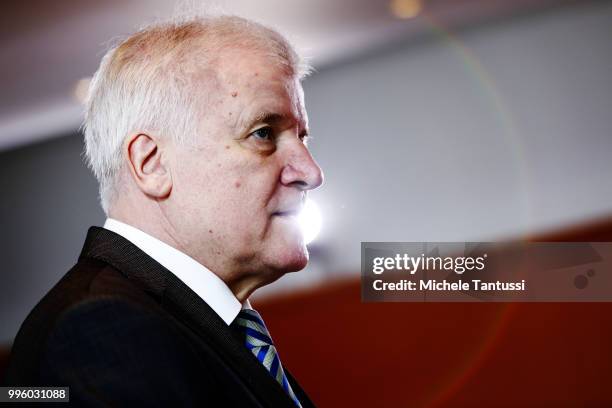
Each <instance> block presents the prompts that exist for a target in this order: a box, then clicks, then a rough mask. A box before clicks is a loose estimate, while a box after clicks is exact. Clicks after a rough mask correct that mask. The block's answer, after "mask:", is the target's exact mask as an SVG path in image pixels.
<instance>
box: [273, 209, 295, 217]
mask: <svg viewBox="0 0 612 408" xmlns="http://www.w3.org/2000/svg"><path fill="white" fill-rule="evenodd" d="M299 213H300V210H289V211H276V212H274V213H272V215H276V216H279V217H295V216H297V215H298V214H299Z"/></svg>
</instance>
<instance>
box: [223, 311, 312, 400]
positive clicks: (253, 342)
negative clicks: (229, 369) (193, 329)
mask: <svg viewBox="0 0 612 408" xmlns="http://www.w3.org/2000/svg"><path fill="white" fill-rule="evenodd" d="M234 323H235V325H236V326H237V327H238V328H239V329H240V331H242V332H243V333H244V335H245V342H246V346H247V348H248V349H249V350H251V352H252V353H253V354H254V355H255V357H257V360H259V362H260V363H261V364H263V366H264V367H265V368H266V370H268V372H269V373H270V375H271V376H272V377H274V379H275V380H276V381H278V383H279V384H280V385H281V387H283V389H284V390H285V392H286V393H287V394H288V395H289V397H291V399H292V400H293V402H295V405H297V406H298V407H300V408H301V407H302V404H300V401H299V400H298V399H297V397H296V396H295V394H294V393H293V390H292V389H291V385H290V384H289V381H287V376H286V375H285V372H284V371H283V366H282V364H281V362H280V358H279V357H278V352H277V351H276V347H274V343H273V342H272V337H271V336H270V333H269V332H268V329H267V328H266V325H265V324H264V321H263V319H262V318H261V316H260V315H259V313H257V312H256V311H255V310H253V309H242V310H241V311H240V313H239V314H238V317H237V318H236V320H235V321H234Z"/></svg>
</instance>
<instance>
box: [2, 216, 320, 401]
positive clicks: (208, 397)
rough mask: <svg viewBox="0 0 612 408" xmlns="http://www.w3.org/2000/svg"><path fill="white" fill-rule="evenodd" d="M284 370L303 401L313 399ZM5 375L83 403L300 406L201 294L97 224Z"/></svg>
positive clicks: (30, 322)
mask: <svg viewBox="0 0 612 408" xmlns="http://www.w3.org/2000/svg"><path fill="white" fill-rule="evenodd" d="M281 357H282V355H281ZM284 368H285V372H286V373H287V377H288V379H289V382H290V384H291V387H292V388H293V390H294V392H295V394H296V395H297V397H298V398H299V400H300V401H301V402H302V405H303V406H304V407H308V406H313V404H312V402H311V401H310V400H309V399H308V397H307V396H306V394H305V393H304V391H303V390H302V388H301V387H300V386H299V385H298V384H297V382H296V381H295V379H293V377H292V376H291V374H290V373H289V372H288V371H287V369H286V367H284ZM6 382H7V383H8V384H9V385H20V386H26V385H45V386H69V387H70V400H71V402H76V403H77V404H80V405H92V406H108V405H111V406H132V405H134V406H141V405H146V406H196V405H197V406H201V407H216V406H223V407H288V408H289V407H292V408H295V405H294V404H293V402H292V401H291V399H290V398H289V397H288V396H287V394H286V393H285V392H284V391H283V389H282V388H281V386H280V385H279V384H278V383H277V382H276V381H275V380H274V379H273V378H272V376H271V375H270V374H269V373H268V372H267V371H266V369H265V368H264V367H263V365H261V363H259V361H257V359H256V358H255V356H253V354H251V352H250V351H249V350H247V348H246V347H245V346H244V343H243V341H242V339H241V338H239V334H238V333H237V331H235V330H233V329H232V328H231V327H228V326H227V325H226V324H225V322H224V321H223V320H221V318H220V317H219V316H218V315H217V314H216V313H215V312H214V311H213V310H212V309H211V308H210V307H209V306H208V305H207V304H206V303H205V302H204V301H202V299H200V297H198V295H196V294H195V292H193V291H192V290H191V289H189V288H188V287H187V286H186V285H185V284H184V283H183V282H182V281H180V280H179V279H178V278H177V277H176V276H175V275H174V274H172V273H171V272H169V271H168V270H167V269H165V268H164V267H163V266H161V265H160V264H159V263H157V262H156V261H155V260H153V259H152V258H151V257H149V256H148V255H146V254H145V253H144V252H143V251H141V250H140V249H139V248H137V247H136V246H135V245H133V244H132V243H131V242H129V241H128V240H126V239H125V238H123V237H122V236H120V235H117V234H115V233H113V232H111V231H108V230H105V229H103V228H97V227H92V228H90V229H89V233H88V235H87V239H86V241H85V245H84V247H83V251H82V253H81V256H80V257H79V260H78V263H77V264H76V265H75V266H74V267H73V268H72V269H71V270H70V271H69V272H68V273H67V274H66V275H65V276H64V277H63V278H62V279H61V280H60V282H59V283H58V284H57V285H56V286H55V287H54V288H53V289H52V290H51V291H50V292H49V293H48V294H47V295H46V296H45V297H44V298H43V299H42V300H41V301H40V303H39V304H38V305H37V306H36V307H35V308H34V310H33V311H32V312H31V313H30V315H29V316H28V318H27V319H26V320H25V322H24V323H23V325H22V326H21V329H20V331H19V334H18V335H17V338H16V339H15V343H14V345H13V350H12V355H11V361H10V363H9V368H8V371H7V376H6Z"/></svg>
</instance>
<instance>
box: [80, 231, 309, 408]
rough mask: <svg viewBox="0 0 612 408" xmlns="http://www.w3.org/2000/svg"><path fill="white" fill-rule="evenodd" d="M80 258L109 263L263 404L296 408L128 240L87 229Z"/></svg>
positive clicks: (189, 294) (222, 327)
mask: <svg viewBox="0 0 612 408" xmlns="http://www.w3.org/2000/svg"><path fill="white" fill-rule="evenodd" d="M80 258H93V259H97V260H101V261H103V262H106V263H108V264H110V265H111V266H113V267H114V268H115V269H117V270H119V271H120V272H122V273H123V274H124V275H125V276H126V277H127V278H128V279H130V280H131V281H133V282H134V283H135V284H136V285H138V286H139V287H140V288H142V289H143V290H145V291H146V292H148V293H149V294H151V295H152V296H153V297H154V298H155V299H156V300H157V301H158V302H159V303H161V305H162V307H163V308H164V309H165V310H167V311H168V312H169V313H171V314H172V315H173V316H174V317H175V318H176V319H177V320H179V321H180V322H182V323H183V324H185V325H186V326H187V327H189V328H190V329H191V330H192V331H193V332H194V333H195V334H196V335H197V336H198V337H199V338H200V339H201V340H202V341H204V342H206V343H208V344H210V345H211V346H212V348H213V349H214V350H215V351H217V352H218V354H219V356H220V357H221V358H222V359H223V360H224V361H225V362H226V364H227V365H228V366H230V367H231V368H232V369H233V370H234V371H235V373H236V375H237V376H238V377H239V378H241V379H242V381H243V382H244V384H245V385H246V386H247V387H248V388H249V389H250V391H251V392H252V393H253V394H254V395H256V396H257V397H258V399H259V400H260V401H261V402H262V403H263V404H264V405H269V406H273V407H291V408H295V405H294V404H293V401H292V400H291V398H289V396H288V395H287V394H286V393H285V392H284V390H283V389H282V388H281V386H280V385H279V384H278V383H277V382H276V381H275V380H274V378H272V376H271V375H270V374H269V373H268V372H267V370H266V369H265V367H264V366H263V365H262V364H261V363H260V362H259V361H258V360H257V358H256V357H255V356H254V355H253V354H252V353H251V352H250V351H249V350H248V349H247V348H246V347H245V346H244V345H243V344H242V343H241V342H240V341H238V340H237V338H236V337H235V336H234V334H233V333H232V331H231V329H230V328H229V327H228V326H227V325H226V324H225V322H224V321H223V320H222V319H221V318H220V317H219V316H218V315H217V314H216V313H215V312H214V311H213V310H212V309H211V308H210V306H209V305H208V304H207V303H206V302H204V301H203V300H202V299H201V298H200V297H199V296H198V295H197V294H196V293H195V292H193V291H192V290H191V289H189V287H188V286H187V285H185V284H184V283H183V282H182V281H181V280H180V279H178V278H177V277H176V276H175V275H174V274H173V273H171V272H170V271H168V270H167V269H166V268H164V267H163V266H162V265H160V264H159V263H158V262H156V261H155V260H154V259H153V258H151V257H150V256H148V255H147V254H146V253H144V252H143V251H142V250H140V249H139V248H138V247H136V246H135V245H134V244H132V243H131V242H130V241H128V240H127V239H125V238H123V237H122V236H120V235H118V234H116V233H114V232H112V231H108V230H106V229H104V228H99V227H91V228H90V229H89V232H88V234H87V239H86V241H85V245H84V247H83V251H82V252H81V256H80ZM291 380H293V378H291ZM293 383H295V381H293ZM292 385H293V384H292ZM300 391H301V389H300ZM300 394H303V393H302V392H300ZM308 402H310V401H308Z"/></svg>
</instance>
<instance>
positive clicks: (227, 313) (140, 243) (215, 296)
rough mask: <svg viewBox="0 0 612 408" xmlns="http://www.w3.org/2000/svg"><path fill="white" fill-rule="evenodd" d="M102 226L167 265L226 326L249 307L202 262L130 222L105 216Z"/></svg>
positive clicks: (248, 304)
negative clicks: (129, 223) (126, 222)
mask: <svg viewBox="0 0 612 408" xmlns="http://www.w3.org/2000/svg"><path fill="white" fill-rule="evenodd" d="M104 228H105V229H107V230H109V231H112V232H114V233H116V234H119V235H121V236H122V237H123V238H125V239H127V240H128V241H130V242H131V243H132V244H134V245H136V246H137V247H138V248H140V249H141V250H142V251H143V252H145V253H146V254H147V255H149V256H150V257H151V258H153V259H155V260H156V261H157V262H159V263H160V264H161V265H162V266H163V267H164V268H166V269H168V270H169V271H170V272H172V273H173V274H174V275H176V277H177V278H179V279H180V280H181V281H183V283H184V284H185V285H187V286H189V288H190V289H191V290H193V291H194V292H195V293H196V294H197V295H198V296H199V297H200V298H202V300H203V301H204V302H206V303H207V304H208V305H209V306H210V307H211V308H212V310H214V311H215V313H217V314H218V315H219V317H220V318H221V319H223V321H224V322H225V323H226V324H227V325H228V326H229V325H230V323H232V322H233V321H234V319H235V318H236V316H238V313H239V312H240V310H241V309H243V308H245V309H251V305H250V303H249V300H248V299H247V300H245V301H244V303H243V304H242V305H241V304H240V302H239V301H238V299H236V297H235V296H234V294H233V293H232V291H231V290H230V288H228V287H227V285H226V284H225V282H223V281H222V280H221V278H219V277H218V276H217V275H215V274H214V273H212V272H211V271H210V270H209V269H208V268H206V267H205V266H204V265H202V264H200V263H199V262H197V261H196V260H195V259H193V258H191V257H190V256H189V255H186V254H184V253H183V252H181V251H179V250H178V249H176V248H174V247H171V246H170V245H168V244H166V243H165V242H162V241H160V240H158V239H157V238H154V237H152V236H151V235H149V234H147V233H146V232H143V231H141V230H139V229H137V228H134V227H132V226H131V225H128V224H125V223H123V222H120V221H117V220H115V219H112V218H107V219H106V222H105V223H104Z"/></svg>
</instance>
